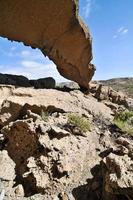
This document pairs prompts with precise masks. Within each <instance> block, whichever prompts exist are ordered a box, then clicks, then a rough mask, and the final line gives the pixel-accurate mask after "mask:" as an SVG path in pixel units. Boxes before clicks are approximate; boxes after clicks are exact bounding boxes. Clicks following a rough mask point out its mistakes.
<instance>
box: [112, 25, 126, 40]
mask: <svg viewBox="0 0 133 200" xmlns="http://www.w3.org/2000/svg"><path fill="white" fill-rule="evenodd" d="M127 33H128V29H127V28H126V27H124V26H121V27H120V28H118V30H117V31H116V33H115V35H113V38H114V39H116V38H118V37H120V36H122V35H126V34H127Z"/></svg>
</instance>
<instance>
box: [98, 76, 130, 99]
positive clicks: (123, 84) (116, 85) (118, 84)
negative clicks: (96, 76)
mask: <svg viewBox="0 0 133 200" xmlns="http://www.w3.org/2000/svg"><path fill="white" fill-rule="evenodd" d="M99 82H100V83H102V84H103V85H107V86H111V87H112V88H113V89H114V90H116V91H122V92H124V93H125V94H127V95H128V96H129V97H131V98H133V78H113V79H109V80H105V81H103V80H102V81H99Z"/></svg>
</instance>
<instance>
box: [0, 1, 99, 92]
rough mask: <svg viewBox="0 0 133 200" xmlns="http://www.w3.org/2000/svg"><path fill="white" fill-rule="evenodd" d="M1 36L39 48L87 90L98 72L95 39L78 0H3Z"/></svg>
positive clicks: (64, 72)
mask: <svg viewBox="0 0 133 200" xmlns="http://www.w3.org/2000/svg"><path fill="white" fill-rule="evenodd" d="M0 36H2V37H6V38H8V39H10V40H15V41H20V42H23V43H24V44H25V45H29V46H31V47H33V48H39V49H40V50H41V51H42V53H43V54H44V55H45V56H48V57H49V58H50V59H51V60H53V62H54V63H55V64H56V65H57V69H58V71H59V73H60V74H61V75H62V76H64V77H66V78H68V79H70V80H73V81H76V82H77V83H79V85H81V86H82V87H85V88H88V83H89V81H90V80H91V78H92V76H93V74H94V71H95V67H94V65H92V64H90V62H91V60H92V39H91V36H90V33H89V31H88V29H87V27H86V26H85V25H84V23H83V22H82V20H81V19H80V18H79V16H78V1H77V0H62V1H60V0H56V1H54V0H52V1H49V0H44V1H42V0H38V1H36V0H29V1H25V0H21V1H18V0H12V1H11V0H6V1H4V0H1V1H0ZM44 70H45V69H44Z"/></svg>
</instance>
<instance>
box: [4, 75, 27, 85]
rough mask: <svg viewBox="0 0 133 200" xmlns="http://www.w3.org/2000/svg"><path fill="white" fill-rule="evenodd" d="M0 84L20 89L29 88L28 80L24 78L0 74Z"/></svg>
mask: <svg viewBox="0 0 133 200" xmlns="http://www.w3.org/2000/svg"><path fill="white" fill-rule="evenodd" d="M0 84H5V85H15V86H20V87H30V83H29V80H28V78H26V77H24V76H18V75H11V74H1V73H0Z"/></svg>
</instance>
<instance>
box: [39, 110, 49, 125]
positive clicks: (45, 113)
mask: <svg viewBox="0 0 133 200" xmlns="http://www.w3.org/2000/svg"><path fill="white" fill-rule="evenodd" d="M48 117H49V113H48V112H47V111H44V110H41V118H42V120H43V121H45V122H47V121H48Z"/></svg>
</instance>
